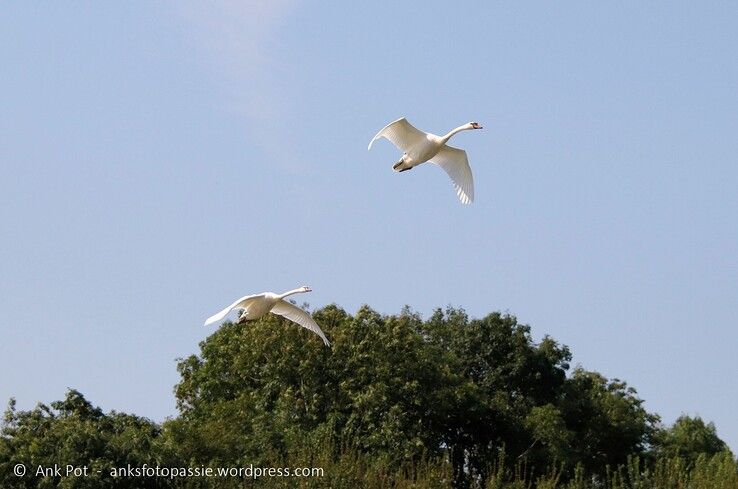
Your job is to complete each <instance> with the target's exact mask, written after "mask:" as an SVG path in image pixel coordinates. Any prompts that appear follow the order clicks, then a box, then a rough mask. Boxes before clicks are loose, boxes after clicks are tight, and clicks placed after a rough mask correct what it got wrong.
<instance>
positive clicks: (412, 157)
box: [368, 117, 482, 204]
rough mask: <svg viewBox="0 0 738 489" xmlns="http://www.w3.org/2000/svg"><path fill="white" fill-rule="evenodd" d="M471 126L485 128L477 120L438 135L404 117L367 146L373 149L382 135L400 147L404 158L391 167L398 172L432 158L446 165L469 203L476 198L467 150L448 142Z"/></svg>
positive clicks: (456, 185)
mask: <svg viewBox="0 0 738 489" xmlns="http://www.w3.org/2000/svg"><path fill="white" fill-rule="evenodd" d="M468 129H482V126H481V125H479V124H478V123H476V122H469V123H467V124H464V125H463V126H459V127H457V128H456V129H454V130H452V131H450V132H449V133H448V134H446V135H445V136H436V135H435V134H430V133H427V132H423V131H421V130H419V129H416V128H415V127H413V125H412V124H410V123H409V122H408V121H407V119H405V118H404V117H403V118H402V119H397V120H396V121H395V122H391V123H389V124H387V125H386V126H384V128H382V130H381V131H379V132H378V133H377V135H376V136H374V139H372V140H371V141H370V142H369V148H368V149H372V144H373V143H374V141H376V140H377V139H379V138H382V137H384V138H386V139H388V140H389V141H390V142H391V143H392V144H394V145H395V146H397V147H398V148H399V149H401V150H402V151H403V154H402V158H400V161H398V162H397V163H395V165H394V166H393V167H392V169H394V170H395V171H397V172H403V171H405V170H412V169H413V168H414V167H416V166H418V165H420V164H421V163H425V162H426V161H428V160H430V162H431V163H434V164H436V165H438V166H440V167H441V168H443V169H444V170H445V171H446V173H448V176H449V177H451V180H452V181H453V182H454V187H455V188H456V194H457V195H458V196H459V200H461V203H462V204H469V203H471V202H473V201H474V179H473V177H472V172H471V168H469V160H468V159H467V158H466V151H464V150H463V149H458V148H454V147H452V146H448V145H447V144H446V142H447V141H448V140H449V139H451V136H453V135H454V134H456V133H457V132H461V131H466V130H468Z"/></svg>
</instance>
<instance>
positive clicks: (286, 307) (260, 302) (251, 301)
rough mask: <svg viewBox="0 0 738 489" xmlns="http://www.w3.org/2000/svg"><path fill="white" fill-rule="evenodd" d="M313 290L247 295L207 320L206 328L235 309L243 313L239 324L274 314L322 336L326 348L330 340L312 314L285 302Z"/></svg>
mask: <svg viewBox="0 0 738 489" xmlns="http://www.w3.org/2000/svg"><path fill="white" fill-rule="evenodd" d="M311 291H312V289H311V288H310V287H308V286H306V285H303V286H302V287H300V288H297V289H293V290H288V291H287V292H285V293H284V294H275V293H274V292H262V293H261V294H254V295H247V296H244V297H241V298H240V299H238V300H237V301H236V302H234V303H233V304H231V305H230V306H228V307H226V308H225V309H223V310H222V311H220V312H219V313H217V314H214V315H212V316H210V317H209V318H207V319H206V320H205V326H207V325H209V324H213V323H215V322H218V321H220V320H222V319H223V318H225V317H226V316H227V315H228V313H229V312H231V311H232V310H233V309H241V313H240V314H239V316H238V322H239V323H242V322H245V321H251V320H254V319H259V318H260V317H262V316H266V315H267V314H268V313H270V312H271V313H274V314H276V315H277V316H282V317H283V318H286V319H289V320H290V321H292V322H295V323H297V324H299V325H300V326H302V327H303V328H306V329H309V330H310V331H312V332H313V333H315V334H317V335H318V336H320V339H322V340H323V343H325V344H326V346H331V344H330V342H329V341H328V338H326V337H325V335H324V334H323V331H321V330H320V327H319V326H318V325H317V323H316V322H315V321H314V320H313V318H312V317H310V314H308V313H307V312H305V311H303V310H302V309H300V308H299V307H297V306H295V305H294V304H291V303H289V302H287V301H286V300H284V298H285V297H287V296H290V295H293V294H302V293H305V292H311Z"/></svg>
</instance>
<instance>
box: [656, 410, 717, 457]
mask: <svg viewBox="0 0 738 489" xmlns="http://www.w3.org/2000/svg"><path fill="white" fill-rule="evenodd" d="M653 445H654V447H653V448H654V452H655V454H656V455H657V456H661V457H682V458H684V459H685V460H687V461H688V462H690V463H692V464H694V462H695V461H696V460H697V457H699V456H700V455H702V454H704V455H708V456H709V455H715V454H717V453H720V452H723V451H729V449H728V446H727V445H726V444H725V442H724V441H723V440H721V439H720V437H718V435H717V430H716V429H715V425H714V424H713V423H705V422H704V421H703V420H702V418H700V417H699V416H697V417H694V418H692V417H690V416H687V415H682V416H679V417H678V418H677V420H676V421H675V422H674V424H673V425H671V426H670V427H668V428H661V429H659V430H658V432H657V433H656V435H655V436H654V443H653Z"/></svg>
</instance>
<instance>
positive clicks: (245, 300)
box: [205, 293, 264, 326]
mask: <svg viewBox="0 0 738 489" xmlns="http://www.w3.org/2000/svg"><path fill="white" fill-rule="evenodd" d="M263 298H264V294H263V293H262V294H254V295H245V296H243V297H241V298H240V299H238V300H237V301H236V302H234V303H233V304H231V305H230V306H228V307H226V308H225V309H223V310H222V311H220V312H219V313H217V314H213V315H212V316H210V317H209V318H207V319H206V320H205V326H207V325H209V324H213V323H215V322H218V321H220V320H221V319H223V318H224V317H226V316H227V315H228V313H229V312H231V311H232V310H234V309H245V308H246V307H247V306H248V305H249V302H251V301H253V300H256V299H263Z"/></svg>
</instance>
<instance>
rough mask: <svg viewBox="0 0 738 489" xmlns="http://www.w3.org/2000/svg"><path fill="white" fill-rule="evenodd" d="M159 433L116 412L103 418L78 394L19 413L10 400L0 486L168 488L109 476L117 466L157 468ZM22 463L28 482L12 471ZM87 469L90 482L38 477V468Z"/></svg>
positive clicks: (0, 438) (0, 433)
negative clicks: (84, 467) (71, 467)
mask: <svg viewBox="0 0 738 489" xmlns="http://www.w3.org/2000/svg"><path fill="white" fill-rule="evenodd" d="M160 434H161V431H160V429H159V427H158V426H157V425H156V424H154V423H152V422H151V421H149V420H147V419H145V418H141V417H138V416H133V415H130V414H124V413H117V412H115V411H112V412H110V413H109V414H105V413H103V412H102V410H101V409H100V408H97V407H95V406H93V405H92V404H91V403H90V402H89V401H87V400H86V399H85V398H84V396H83V395H82V394H80V393H79V392H77V391H76V390H69V391H68V392H67V394H66V397H65V398H64V400H61V401H57V402H53V403H51V406H50V407H49V406H47V405H45V404H39V405H38V406H37V407H36V408H34V409H32V410H29V411H18V410H16V407H15V401H13V400H12V399H11V401H10V403H9V406H8V409H7V411H6V412H5V417H4V419H3V424H2V430H0V482H1V484H2V487H4V488H32V487H33V488H56V487H58V488H106V487H109V488H112V487H115V488H128V487H130V488H138V487H169V486H170V481H169V480H167V479H161V480H159V479H151V478H147V479H137V478H120V479H113V478H111V477H110V469H112V468H114V467H126V466H127V464H131V465H132V466H142V465H143V464H149V465H156V464H158V463H161V462H162V458H161V456H160V455H159V450H158V447H157V441H158V438H159V436H160ZM16 464H23V465H25V466H26V468H27V469H28V472H27V474H26V476H25V477H16V476H15V475H14V474H13V467H14V466H15V465H16ZM55 464H56V465H58V466H60V467H66V466H67V465H72V466H75V467H83V466H87V467H88V475H87V476H86V477H59V476H55V475H53V474H48V475H45V476H38V477H37V476H36V473H35V470H36V468H37V467H38V466H41V467H53V466H54V465H55Z"/></svg>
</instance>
